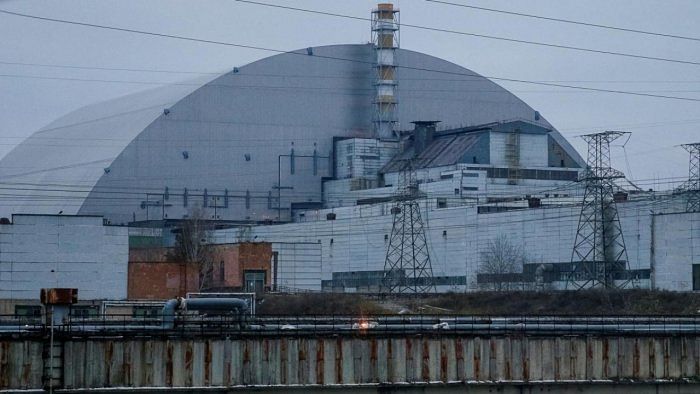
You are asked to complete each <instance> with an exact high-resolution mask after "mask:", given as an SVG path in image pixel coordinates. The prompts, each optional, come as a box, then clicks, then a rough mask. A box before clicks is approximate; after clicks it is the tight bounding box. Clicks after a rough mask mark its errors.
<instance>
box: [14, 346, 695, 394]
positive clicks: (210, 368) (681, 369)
mask: <svg viewBox="0 0 700 394" xmlns="http://www.w3.org/2000/svg"><path fill="white" fill-rule="evenodd" d="M37 342H38V343H39V344H38V343H37ZM40 343H41V342H39V341H38V340H37V341H19V340H14V341H13V340H10V341H0V389H8V388H14V389H16V388H20V387H22V388H39V387H40V386H39V383H40V380H38V376H40V374H39V371H41V369H42V362H41V349H42V346H41V345H40ZM59 346H61V345H59ZM61 347H62V353H61V354H62V362H61V363H58V364H59V365H62V366H63V367H62V371H59V373H60V376H61V377H62V379H61V381H62V383H61V385H62V387H64V388H66V389H77V388H98V387H207V386H227V387H231V386H241V385H245V386H250V385H260V386H270V385H281V386H294V385H322V386H334V385H343V386H346V385H347V386H353V385H357V384H378V383H389V384H391V383H393V384H401V383H404V384H405V383H421V384H426V383H429V382H432V383H434V384H437V383H448V382H453V383H454V382H481V383H482V384H483V383H488V382H491V383H495V382H499V383H508V382H521V383H527V382H549V383H557V382H565V383H578V384H581V385H586V384H590V383H591V381H598V382H600V381H605V382H608V383H613V382H625V381H630V380H633V381H637V382H649V383H653V382H663V381H686V382H695V381H696V379H697V377H698V371H700V339H699V338H698V337H696V336H669V337H649V336H605V337H598V336H561V337H538V336H451V335H445V336H415V335H412V336H388V337H384V336H348V335H340V336H336V337H303V336H283V337H279V336H276V337H260V336H256V337H250V338H219V337H216V338H206V337H198V338H171V339H163V338H153V337H149V338H131V339H130V338H121V339H109V338H105V339H91V338H87V339H72V340H68V341H67V342H64V343H62V346H61Z"/></svg>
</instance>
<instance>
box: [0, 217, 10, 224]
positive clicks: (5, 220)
mask: <svg viewBox="0 0 700 394" xmlns="http://www.w3.org/2000/svg"><path fill="white" fill-rule="evenodd" d="M0 224H12V223H11V222H10V219H8V218H0Z"/></svg>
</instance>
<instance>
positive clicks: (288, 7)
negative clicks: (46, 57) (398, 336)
mask: <svg viewBox="0 0 700 394" xmlns="http://www.w3.org/2000/svg"><path fill="white" fill-rule="evenodd" d="M235 1H237V2H239V3H247V4H253V5H259V6H265V7H272V8H281V9H285V10H290V11H299V12H306V13H311V14H318V15H326V16H333V17H338V18H346V19H354V20H362V21H371V19H370V18H364V17H359V16H353V15H345V14H337V13H333V12H326V11H317V10H311V9H307V8H298V7H290V6H283V5H278V4H269V3H263V2H258V1H251V0H235ZM401 27H410V28H414V29H420V30H427V31H435V32H440V33H449V34H457V35H463V36H470V37H478V38H486V39H489V40H498V41H507V42H515V43H518V44H527V45H537V46H544V47H549V48H559V49H568V50H572V51H581V52H590V53H598V54H603V55H614V56H623V57H630V58H635V59H644V60H654V61H660V62H669V63H680V64H690V65H695V66H699V65H700V62H694V61H690V60H681V59H670V58H665V57H655V56H646V55H639V54H634V53H625V52H616V51H607V50H602V49H593V48H583V47H575V46H571V45H560V44H552V43H548V42H539V41H530V40H521V39H517V38H509V37H500V36H492V35H487V34H479V33H470V32H464V31H459V30H452V29H442V28H438V27H429V26H421V25H414V24H409V23H401Z"/></svg>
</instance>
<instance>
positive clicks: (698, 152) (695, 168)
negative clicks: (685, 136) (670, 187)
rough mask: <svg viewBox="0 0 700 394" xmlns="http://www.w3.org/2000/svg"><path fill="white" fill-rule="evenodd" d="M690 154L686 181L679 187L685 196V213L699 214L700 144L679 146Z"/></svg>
mask: <svg viewBox="0 0 700 394" xmlns="http://www.w3.org/2000/svg"><path fill="white" fill-rule="evenodd" d="M681 146H682V147H683V149H685V150H687V151H688V153H689V154H690V160H689V163H688V180H687V181H685V183H683V185H681V186H680V187H679V189H680V190H681V191H682V192H683V193H685V194H686V196H687V201H686V206H685V211H686V212H700V142H695V143H692V144H684V145H681Z"/></svg>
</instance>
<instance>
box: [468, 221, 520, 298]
mask: <svg viewBox="0 0 700 394" xmlns="http://www.w3.org/2000/svg"><path fill="white" fill-rule="evenodd" d="M481 259H482V261H483V262H482V264H481V266H480V267H479V270H478V273H479V274H485V275H483V276H482V277H483V278H484V279H485V280H484V281H479V282H481V283H479V284H480V285H481V286H482V287H484V288H486V289H487V290H498V291H500V290H515V289H518V288H519V286H520V285H521V284H522V283H521V282H522V281H515V280H513V277H514V276H513V275H509V274H516V273H522V271H523V265H524V264H525V263H526V261H527V255H526V253H525V250H524V248H523V246H522V245H515V244H513V243H512V242H511V241H510V240H509V239H508V236H507V235H505V234H502V235H500V236H498V237H497V238H495V239H493V240H491V241H489V243H488V245H487V246H486V249H485V250H483V251H482V252H481Z"/></svg>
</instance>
